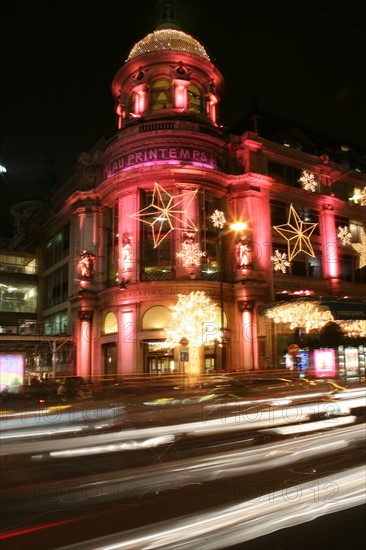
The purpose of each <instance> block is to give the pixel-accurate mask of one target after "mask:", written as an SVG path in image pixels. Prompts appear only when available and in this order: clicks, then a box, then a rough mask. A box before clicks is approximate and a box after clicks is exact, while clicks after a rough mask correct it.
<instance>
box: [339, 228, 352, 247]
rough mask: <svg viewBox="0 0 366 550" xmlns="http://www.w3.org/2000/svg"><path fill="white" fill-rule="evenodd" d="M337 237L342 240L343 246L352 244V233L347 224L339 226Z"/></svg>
mask: <svg viewBox="0 0 366 550" xmlns="http://www.w3.org/2000/svg"><path fill="white" fill-rule="evenodd" d="M337 237H338V239H339V240H340V241H341V243H342V244H343V246H345V245H346V244H351V238H352V235H351V233H350V232H349V228H348V227H347V226H346V225H345V226H344V227H341V226H339V227H338V233H337Z"/></svg>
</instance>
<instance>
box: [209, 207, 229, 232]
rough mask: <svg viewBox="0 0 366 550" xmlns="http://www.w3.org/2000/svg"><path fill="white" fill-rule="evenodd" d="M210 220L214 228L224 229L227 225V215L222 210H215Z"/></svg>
mask: <svg viewBox="0 0 366 550" xmlns="http://www.w3.org/2000/svg"><path fill="white" fill-rule="evenodd" d="M210 218H211V221H212V223H213V225H214V227H218V228H219V229H222V228H223V227H224V225H225V223H226V218H225V215H224V213H223V212H221V210H215V211H214V213H213V214H211V216H210Z"/></svg>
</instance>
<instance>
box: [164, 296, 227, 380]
mask: <svg viewBox="0 0 366 550" xmlns="http://www.w3.org/2000/svg"><path fill="white" fill-rule="evenodd" d="M215 307H216V304H215V303H214V302H213V301H212V300H211V298H209V297H208V296H207V295H206V294H205V293H204V292H203V291H200V290H199V291H196V292H191V293H190V294H188V295H186V294H178V301H177V303H176V304H175V305H174V306H172V307H171V308H170V310H171V312H172V317H171V322H170V324H169V326H168V327H167V328H166V331H165V334H166V341H167V344H168V345H170V347H175V346H177V345H178V344H179V342H180V341H181V340H182V338H185V339H187V340H188V343H189V351H190V361H189V363H188V365H186V374H188V375H198V374H200V364H199V352H198V349H199V348H200V346H202V345H203V344H205V343H206V342H209V341H214V339H215V338H216V339H217V335H218V332H219V324H218V319H217V314H216V311H215Z"/></svg>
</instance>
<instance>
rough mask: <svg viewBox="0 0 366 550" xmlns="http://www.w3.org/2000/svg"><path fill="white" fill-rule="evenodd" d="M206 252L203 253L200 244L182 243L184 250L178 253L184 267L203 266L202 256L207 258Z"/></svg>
mask: <svg viewBox="0 0 366 550" xmlns="http://www.w3.org/2000/svg"><path fill="white" fill-rule="evenodd" d="M205 255H206V252H202V251H201V250H200V249H199V244H198V243H189V242H184V243H182V250H181V251H180V252H177V258H182V262H183V266H184V267H193V266H199V265H200V264H201V258H202V256H205Z"/></svg>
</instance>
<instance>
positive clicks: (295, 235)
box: [274, 204, 318, 262]
mask: <svg viewBox="0 0 366 550" xmlns="http://www.w3.org/2000/svg"><path fill="white" fill-rule="evenodd" d="M317 225H318V224H317V223H309V222H303V221H302V220H301V219H300V216H299V215H298V213H297V212H296V210H295V209H294V207H293V206H292V204H291V205H290V211H289V216H288V220H287V223H286V224H283V225H277V226H274V229H275V230H276V231H277V233H279V234H280V235H282V237H283V238H284V239H286V241H287V245H288V260H289V261H290V262H291V261H292V260H293V258H294V257H295V256H296V255H297V254H299V252H304V254H307V255H308V256H312V257H313V258H315V254H314V250H313V247H312V246H311V243H310V237H311V235H312V234H313V231H314V229H315V228H316V226H317Z"/></svg>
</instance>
